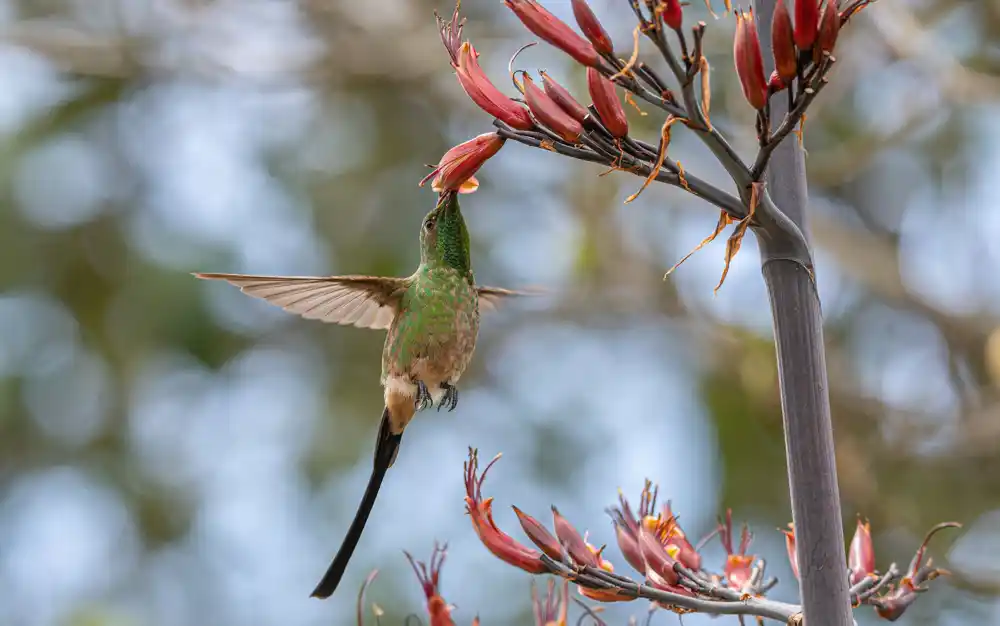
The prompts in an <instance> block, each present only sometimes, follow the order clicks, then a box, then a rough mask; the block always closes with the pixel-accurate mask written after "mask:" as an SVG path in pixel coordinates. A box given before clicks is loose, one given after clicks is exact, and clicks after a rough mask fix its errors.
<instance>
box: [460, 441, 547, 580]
mask: <svg viewBox="0 0 1000 626" xmlns="http://www.w3.org/2000/svg"><path fill="white" fill-rule="evenodd" d="M499 458H500V456H499V455H497V456H496V457H495V458H494V459H493V460H492V461H490V463H489V465H487V466H486V469H484V470H483V473H482V475H481V476H478V477H477V473H478V471H479V455H478V453H477V451H476V450H474V449H470V450H469V460H468V461H467V462H466V463H465V511H466V513H468V514H469V517H470V518H471V519H472V528H473V530H475V531H476V535H478V536H479V540H480V541H482V542H483V545H484V546H486V549H487V550H489V551H490V552H492V553H493V555H494V556H496V557H497V558H499V559H500V560H502V561H504V562H506V563H509V564H510V565H513V566H514V567H518V568H520V569H523V570H524V571H526V572H528V573H530V574H541V573H543V572H546V571H548V568H547V567H546V566H545V564H544V563H542V560H541V558H540V557H541V553H539V552H538V551H537V550H532V549H531V548H527V547H525V546H523V545H521V544H520V543H518V542H517V541H515V540H514V539H513V538H512V537H511V536H510V535H508V534H506V533H505V532H503V531H502V530H500V529H499V528H497V525H496V523H495V522H494V521H493V498H487V499H485V500H484V499H483V493H482V488H483V480H485V479H486V473H487V472H488V471H489V470H490V467H492V466H493V464H494V463H496V461H497V460H498V459H499Z"/></svg>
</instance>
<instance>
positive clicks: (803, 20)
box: [794, 0, 820, 50]
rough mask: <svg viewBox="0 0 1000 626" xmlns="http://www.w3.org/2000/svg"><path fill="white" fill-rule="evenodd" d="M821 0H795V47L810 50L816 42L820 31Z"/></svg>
mask: <svg viewBox="0 0 1000 626" xmlns="http://www.w3.org/2000/svg"><path fill="white" fill-rule="evenodd" d="M819 3H820V0H795V31H794V33H795V45H796V46H798V47H799V50H808V49H809V48H811V47H812V45H813V42H815V41H816V33H817V31H818V30H819Z"/></svg>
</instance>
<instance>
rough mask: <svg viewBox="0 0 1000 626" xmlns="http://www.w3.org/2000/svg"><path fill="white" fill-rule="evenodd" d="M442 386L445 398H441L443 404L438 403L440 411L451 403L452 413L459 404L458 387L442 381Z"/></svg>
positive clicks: (449, 410)
mask: <svg viewBox="0 0 1000 626" xmlns="http://www.w3.org/2000/svg"><path fill="white" fill-rule="evenodd" d="M441 388H442V389H444V398H442V399H441V404H439V405H438V411H440V410H441V407H443V406H444V405H446V404H447V405H449V406H448V412H449V413H450V412H451V411H454V410H455V407H456V406H458V387H456V386H455V385H449V384H448V383H441Z"/></svg>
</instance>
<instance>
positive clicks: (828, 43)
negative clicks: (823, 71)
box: [813, 0, 840, 63]
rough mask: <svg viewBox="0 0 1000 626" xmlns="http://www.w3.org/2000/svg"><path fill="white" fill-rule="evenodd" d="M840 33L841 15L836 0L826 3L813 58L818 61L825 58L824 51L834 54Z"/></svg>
mask: <svg viewBox="0 0 1000 626" xmlns="http://www.w3.org/2000/svg"><path fill="white" fill-rule="evenodd" d="M839 33H840V15H839V14H838V13H837V3H836V0H827V2H825V3H824V8H823V17H821V18H820V21H819V31H818V32H817V34H816V49H815V50H814V51H813V60H814V61H816V62H817V63H818V62H819V61H820V59H822V58H823V53H824V52H829V53H830V54H833V49H834V48H835V47H836V45H837V35H838V34H839Z"/></svg>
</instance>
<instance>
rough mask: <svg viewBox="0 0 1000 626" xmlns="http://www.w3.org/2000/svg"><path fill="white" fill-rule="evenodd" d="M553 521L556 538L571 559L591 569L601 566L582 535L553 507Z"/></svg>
mask: <svg viewBox="0 0 1000 626" xmlns="http://www.w3.org/2000/svg"><path fill="white" fill-rule="evenodd" d="M552 521H553V525H554V526H555V529H556V537H558V538H559V543H560V544H562V546H563V547H564V548H565V549H566V552H567V553H568V554H569V556H570V558H571V559H573V560H574V561H575V562H576V563H577V564H579V565H589V566H591V567H598V566H599V565H600V562H599V561H598V559H597V556H596V555H595V554H594V553H593V552H592V551H591V549H590V548H589V547H587V542H586V541H584V540H583V537H582V536H580V533H579V532H577V530H576V529H575V528H573V525H572V524H570V523H569V521H568V520H567V519H566V518H565V517H563V516H562V515H560V514H559V510H558V509H556V507H554V506H553V507H552Z"/></svg>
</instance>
